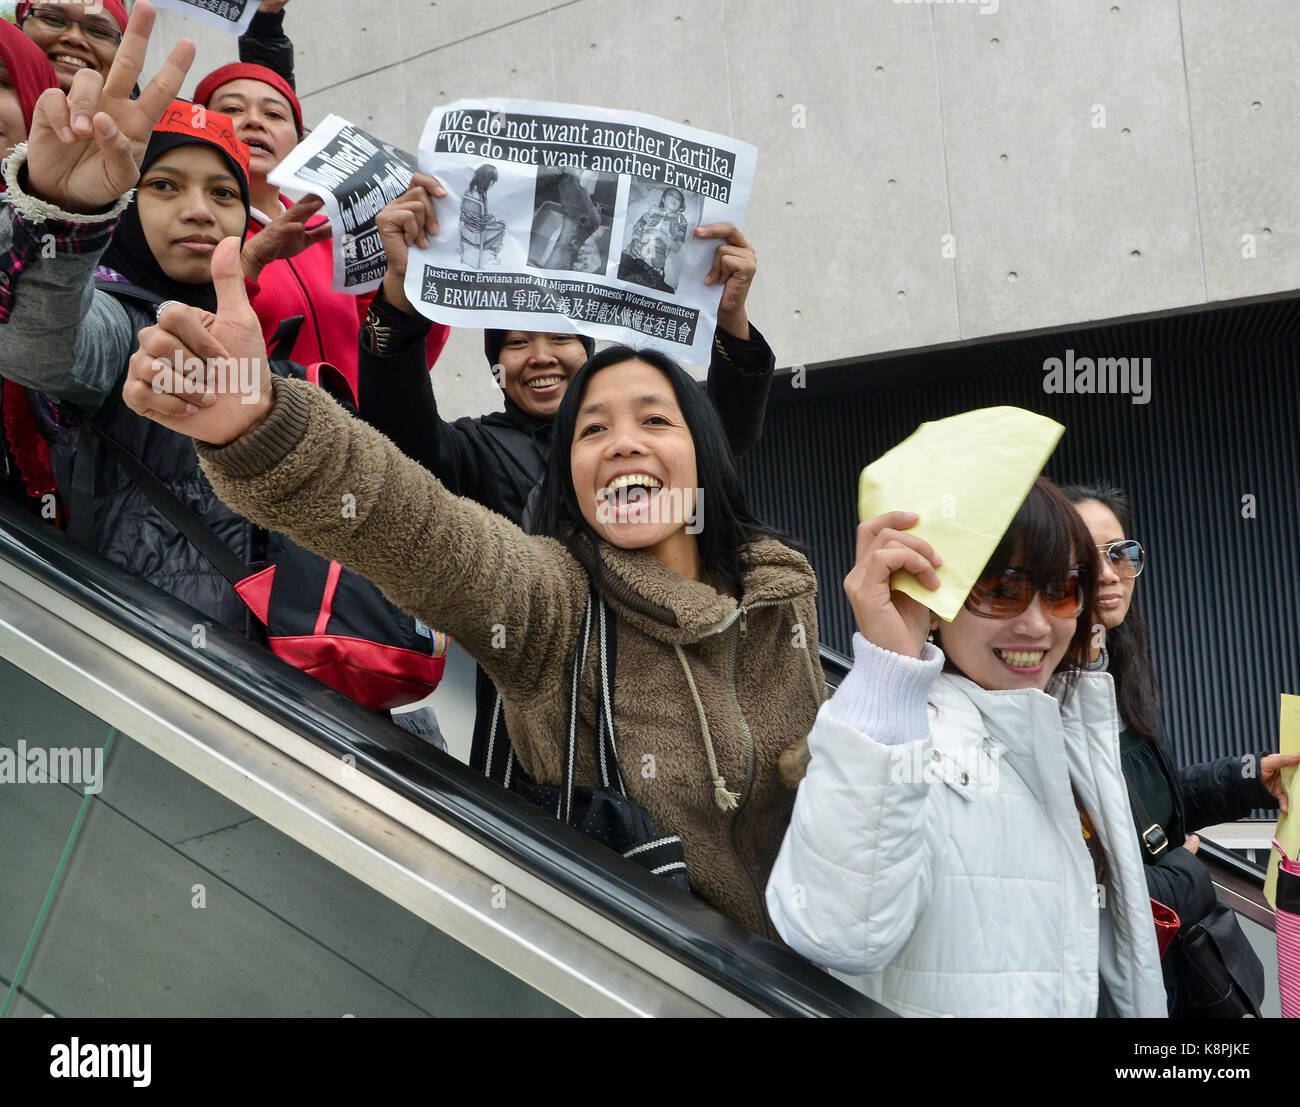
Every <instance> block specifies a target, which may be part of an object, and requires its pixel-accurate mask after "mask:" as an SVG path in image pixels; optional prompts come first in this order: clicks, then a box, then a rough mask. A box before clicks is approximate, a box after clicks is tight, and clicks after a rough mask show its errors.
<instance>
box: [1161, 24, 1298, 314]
mask: <svg viewBox="0 0 1300 1107" xmlns="http://www.w3.org/2000/svg"><path fill="white" fill-rule="evenodd" d="M1181 11H1182V23H1183V47H1184V53H1185V55H1186V62H1187V86H1188V96H1189V99H1190V103H1191V116H1192V125H1193V133H1194V135H1195V138H1196V182H1197V190H1198V195H1199V198H1200V217H1201V237H1202V241H1203V248H1204V252H1205V271H1206V283H1207V285H1208V288H1209V298H1210V299H1211V300H1228V299H1233V298H1235V297H1239V296H1251V295H1256V294H1259V293H1264V292H1273V291H1277V290H1279V289H1290V288H1297V287H1300V190H1297V188H1296V181H1297V180H1300V144H1297V142H1296V137H1295V123H1296V119H1297V118H1300V78H1297V71H1296V46H1297V34H1296V14H1297V13H1296V7H1295V4H1294V3H1291V2H1289V0H1256V2H1254V3H1251V4H1231V5H1229V4H1222V3H1212V2H1209V0H1183V3H1182V5H1181ZM1246 235H1251V236H1253V241H1251V240H1249V239H1247V240H1245V241H1243V238H1244V236H1246ZM1252 252H1253V254H1254V256H1253V257H1251V256H1250V254H1251V253H1252Z"/></svg>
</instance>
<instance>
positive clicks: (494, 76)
mask: <svg viewBox="0 0 1300 1107" xmlns="http://www.w3.org/2000/svg"><path fill="white" fill-rule="evenodd" d="M550 37H551V30H550V26H549V22H548V20H547V18H546V17H545V16H536V17H533V18H527V19H522V20H519V21H517V22H513V23H507V24H505V25H504V26H501V27H500V28H499V29H497V30H495V31H493V32H492V33H491V34H486V35H479V36H477V37H474V38H470V39H467V40H465V41H461V42H456V43H454V44H452V45H450V46H447V47H445V48H443V49H439V50H434V51H432V52H431V53H425V54H421V55H418V56H416V57H413V58H412V59H411V60H410V61H408V62H406V63H405V64H404V65H403V66H402V67H401V84H400V86H396V85H395V86H394V94H396V92H397V89H398V88H399V87H400V89H401V94H402V96H403V101H404V103H405V111H406V115H407V124H406V125H407V128H408V131H409V132H411V133H413V134H414V136H415V137H414V138H413V139H412V142H415V141H417V140H418V138H419V136H420V133H421V132H422V131H423V130H424V123H425V120H426V119H427V118H428V116H429V113H430V112H431V111H432V110H433V109H434V108H436V107H438V106H439V105H441V104H446V103H450V102H451V101H453V100H466V99H491V98H493V97H518V98H523V99H539V100H553V99H555V79H554V65H553V58H552V51H551V49H550ZM413 148H414V146H413V147H412V149H413Z"/></svg>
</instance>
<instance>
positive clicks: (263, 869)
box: [181, 820, 564, 1016]
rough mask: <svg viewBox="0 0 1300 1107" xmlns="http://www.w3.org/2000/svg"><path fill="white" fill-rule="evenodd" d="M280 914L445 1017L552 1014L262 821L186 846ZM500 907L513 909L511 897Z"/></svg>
mask: <svg viewBox="0 0 1300 1107" xmlns="http://www.w3.org/2000/svg"><path fill="white" fill-rule="evenodd" d="M181 850H182V852H184V853H185V854H186V855H187V856H189V857H192V858H194V859H195V860H196V861H198V862H200V863H201V864H202V865H203V866H204V867H205V868H207V869H209V870H211V871H212V872H214V873H216V874H217V875H219V876H220V877H222V879H223V880H225V881H228V882H229V883H230V884H232V885H233V886H235V887H237V888H238V889H239V890H240V891H241V892H242V893H244V894H245V895H247V896H249V897H251V898H252V899H254V900H255V901H257V902H258V903H260V904H261V905H262V906H264V907H265V908H267V909H268V910H270V911H272V912H274V914H275V915H276V916H278V917H279V918H281V919H283V920H285V921H286V922H288V923H290V924H291V925H293V926H294V927H296V928H298V929H300V930H301V931H303V932H304V933H306V934H309V935H311V937H313V938H315V939H316V940H317V941H319V942H320V943H321V944H322V945H323V946H325V947H326V948H328V949H331V950H333V951H334V952H335V953H336V954H338V955H339V956H340V957H342V958H344V959H345V960H346V961H348V962H349V963H350V964H352V965H354V966H356V967H357V968H359V969H361V970H362V971H364V972H366V973H368V974H370V975H372V976H373V977H375V979H377V980H382V981H384V982H385V983H386V984H388V985H390V986H391V987H392V988H393V990H394V991H396V992H397V993H398V994H399V995H401V996H402V997H403V998H405V999H406V1000H408V1001H409V1002H411V1003H413V1004H414V1005H416V1006H417V1007H420V1008H421V1009H423V1010H425V1011H428V1012H429V1013H431V1014H435V1015H439V1016H478V1015H519V1016H543V1015H544V1016H554V1015H559V1014H563V1013H564V1012H563V1010H562V1009H561V1008H559V1007H558V1006H557V1005H556V1004H554V1003H553V1002H551V1001H550V1000H549V999H547V998H546V997H545V996H543V995H541V994H540V993H538V992H536V991H534V990H533V989H532V988H530V987H528V986H527V985H526V984H523V983H522V982H521V981H518V980H516V979H514V978H513V977H511V976H509V975H508V974H507V973H505V972H503V971H502V970H501V969H498V968H497V967H496V966H495V965H492V964H491V963H490V962H487V961H485V960H483V958H481V957H479V956H478V955H476V954H474V953H473V952H472V951H470V950H468V949H466V948H465V947H464V946H463V945H461V944H460V943H459V942H456V941H454V940H453V939H451V938H449V937H447V936H446V935H445V934H442V933H440V932H439V931H437V930H435V929H434V928H433V927H431V926H429V925H428V923H426V922H424V921H423V920H421V919H418V918H417V917H416V916H414V915H412V914H411V913H410V912H409V911H406V910H404V909H403V908H401V907H399V906H398V905H397V904H395V903H393V902H392V901H391V900H388V899H385V898H384V897H383V896H382V895H380V894H379V893H378V892H376V891H374V890H373V889H371V888H369V887H368V886H366V885H365V884H362V883H361V882H359V881H357V880H354V879H352V878H351V877H349V876H347V875H346V874H345V873H342V872H340V870H338V869H337V868H335V867H334V866H333V865H332V864H330V863H329V862H328V861H326V860H324V859H323V858H321V857H319V856H317V855H316V854H314V853H312V852H311V851H310V850H308V849H306V848H305V847H303V846H301V845H299V844H298V843H297V842H295V841H293V840H292V839H291V838H287V837H285V836H284V835H283V834H281V833H280V832H279V831H278V830H275V829H274V828H273V827H270V826H268V825H267V824H266V823H264V822H261V821H256V820H255V821H253V822H250V823H246V824H244V825H243V826H239V827H236V828H234V829H231V830H227V831H223V832H221V833H219V834H213V835H209V836H208V837H206V838H203V839H201V840H199V841H196V842H190V843H187V844H185V845H183V846H182V847H181ZM504 910H507V911H508V910H509V898H508V897H507V900H506V907H505V908H504Z"/></svg>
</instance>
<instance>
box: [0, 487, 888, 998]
mask: <svg viewBox="0 0 1300 1107" xmlns="http://www.w3.org/2000/svg"><path fill="white" fill-rule="evenodd" d="M0 561H3V562H7V563H9V564H10V565H13V566H14V567H15V568H17V569H18V570H20V571H21V572H24V573H27V574H29V575H30V576H32V577H34V578H36V579H37V580H39V581H40V582H41V583H42V584H44V585H46V586H47V587H49V588H50V589H52V590H53V591H54V592H56V593H57V594H59V595H61V596H63V597H66V598H67V599H68V600H69V601H71V602H72V603H73V604H74V605H76V606H78V607H82V608H85V609H87V610H89V611H91V612H93V613H94V614H95V615H96V616H98V617H99V618H101V619H103V620H104V621H105V622H107V623H108V624H109V625H111V626H113V627H116V628H118V629H119V630H121V631H123V632H124V633H125V634H127V635H128V636H130V637H131V638H134V639H136V640H139V641H142V642H143V643H145V644H146V645H147V646H149V647H150V648H152V649H155V650H157V651H158V652H159V653H161V654H162V655H164V656H166V657H167V658H168V659H169V660H172V661H174V662H176V663H177V664H179V665H180V666H182V667H184V668H186V669H188V670H190V671H193V672H195V673H196V674H198V675H200V676H201V677H203V678H204V679H205V680H208V681H211V682H212V683H213V684H215V685H217V686H219V687H220V688H222V689H223V690H224V691H227V692H229V693H230V694H231V695H232V696H233V697H235V698H236V699H238V700H240V701H241V702H244V703H246V704H248V705H249V706H250V707H252V708H254V709H255V710H257V711H259V712H262V713H264V714H266V715H268V716H270V717H272V718H274V719H275V720H276V722H277V723H278V724H279V725H282V726H284V727H285V728H286V729H288V730H290V731H293V732H295V733H297V734H300V735H301V736H302V737H303V738H305V739H307V740H308V741H310V742H311V743H313V744H315V745H317V746H319V747H321V748H324V749H326V750H328V751H329V752H330V753H332V754H333V755H335V756H338V757H340V758H341V757H343V756H345V755H350V756H351V758H352V759H353V761H354V767H355V769H356V771H358V772H360V773H364V774H366V775H368V776H369V777H371V778H372V779H375V780H377V781H379V782H380V783H382V784H383V785H384V786H385V787H387V788H389V789H390V790H391V791H393V792H394V793H396V794H398V795H399V796H401V797H403V798H404V799H407V800H409V801H411V802H413V803H414V804H415V805H416V806H418V807H420V808H421V809H423V810H425V811H427V812H429V813H430V814H431V815H433V816H434V817H435V818H438V819H443V820H445V821H447V822H448V823H451V824H453V825H455V826H456V827H457V828H458V829H460V830H461V831H463V832H464V833H466V834H467V835H469V836H470V837H471V838H473V839H474V840H476V841H478V842H480V843H482V844H484V845H485V846H487V847H488V848H489V849H491V850H494V851H495V852H497V853H500V854H504V855H505V856H507V857H508V858H509V860H510V861H511V862H513V863H514V864H517V865H518V866H519V867H521V868H523V869H525V870H526V871H528V872H530V873H531V874H532V875H534V876H536V877H537V878H539V879H540V880H542V881H544V882H545V883H547V884H549V885H552V886H554V887H557V888H559V889H560V890H561V891H562V892H563V893H564V894H565V895H568V896H570V897H572V898H573V899H575V900H576V901H578V902H580V903H582V904H583V905H584V906H586V907H587V908H589V909H591V910H593V911H595V912H596V913H597V914H599V915H601V916H603V917H604V918H606V919H609V920H610V921H611V922H613V923H614V924H616V925H617V926H620V927H622V928H623V929H625V930H628V931H630V932H632V933H634V934H635V935H636V936H637V937H638V938H640V939H641V940H643V941H645V942H647V943H648V944H650V945H651V946H653V947H655V948H656V949H659V950H661V951H662V952H664V953H666V954H667V955H668V956H670V957H672V958H674V959H675V960H678V961H680V962H682V963H684V964H685V965H687V966H688V967H689V968H691V969H693V970H694V971H696V972H698V973H699V974H700V975H702V976H704V977H705V978H707V979H709V980H712V981H714V982H715V983H717V984H720V985H721V986H723V987H724V988H725V989H727V990H728V991H730V992H732V993H733V994H735V995H738V996H740V997H741V998H742V999H744V1000H746V1001H747V1002H750V1003H752V1004H753V1005H754V1006H755V1007H757V1008H758V1009H760V1010H762V1011H764V1012H766V1013H769V1014H774V1015H814V1016H832V1017H834V1016H845V1015H853V1016H863V1015H867V1016H888V1015H889V1014H890V1012H889V1011H887V1010H886V1009H885V1008H883V1007H881V1006H880V1005H878V1004H876V1003H874V1002H873V1001H872V1000H870V999H868V998H867V997H865V996H863V995H861V994H860V993H859V992H857V991H855V990H854V989H852V988H849V987H848V986H847V985H844V984H842V983H841V982H840V981H838V980H835V979H834V978H832V977H830V976H828V975H826V974H825V973H823V972H822V971H821V970H819V969H817V968H816V967H814V966H813V965H811V964H810V963H809V962H807V961H805V960H804V959H803V958H801V957H799V956H798V955H796V954H794V953H793V952H791V951H789V950H786V949H784V948H782V947H780V946H778V945H775V944H773V943H770V942H767V941H765V940H764V939H762V938H760V937H758V936H757V935H755V934H752V933H751V932H749V931H748V930H746V929H745V928H743V927H741V926H740V925H739V924H737V923H734V922H732V921H731V920H729V919H727V918H725V917H724V916H722V915H721V914H719V913H718V912H717V911H715V910H714V909H713V908H711V907H709V906H708V905H707V904H705V903H703V902H702V901H700V900H697V899H694V898H692V897H689V896H686V895H682V894H680V893H675V892H673V890H672V889H670V888H667V887H666V886H664V885H662V884H661V882H660V881H658V880H657V879H656V878H654V877H652V876H650V875H648V874H643V873H642V871H641V870H640V869H638V868H637V867H636V866H634V865H632V864H630V863H624V862H621V861H619V859H617V858H616V857H613V855H611V853H610V852H609V851H608V850H607V849H606V848H604V847H603V846H601V845H599V844H598V843H596V842H594V841H592V840H590V839H588V838H586V837H584V836H582V835H580V834H578V833H577V832H576V831H573V830H571V829H569V828H568V827H565V826H563V825H562V824H560V823H559V822H558V821H557V820H555V819H553V818H551V817H550V816H548V815H546V814H545V813H544V812H542V811H540V810H539V809H538V808H535V807H533V806H532V805H530V804H528V803H526V802H524V801H523V800H521V799H519V798H518V797H517V796H515V795H513V794H511V793H507V792H505V791H503V790H502V789H500V788H499V787H498V786H497V785H495V784H493V783H492V782H490V781H488V780H486V779H485V778H484V777H483V776H481V775H480V774H478V773H476V772H474V771H473V770H471V769H470V768H469V767H468V766H467V765H464V764H462V763H461V762H459V761H457V760H455V759H454V758H452V757H450V756H449V755H445V754H441V753H439V752H438V751H434V750H432V749H431V748H430V747H428V746H427V745H425V744H424V743H422V742H420V741H419V740H418V739H417V738H415V737H414V736H413V735H411V734H409V733H408V732H406V731H404V730H402V729H401V728H399V727H396V726H394V725H392V724H391V723H389V722H387V721H386V720H384V719H382V718H380V717H379V716H377V715H375V714H374V713H372V712H370V711H368V710H367V709H365V708H363V707H361V706H360V705H358V704H356V703H354V702H352V701H351V700H348V699H347V698H346V697H344V696H342V695H340V694H338V693H336V692H334V691H333V690H332V689H330V688H328V687H326V686H325V685H323V684H321V683H320V682H319V681H317V680H316V679H315V678H313V677H310V676H308V675H307V674H305V673H302V672H299V671H298V670H296V669H293V668H292V667H290V666H288V665H286V664H284V663H282V662H280V661H278V659H275V658H274V657H273V656H272V655H270V654H269V653H267V652H266V651H264V650H263V649H262V648H261V647H260V646H257V645H255V644H253V643H251V642H249V641H247V640H246V639H244V638H242V637H240V636H239V635H237V634H235V633H234V632H232V631H230V630H229V629H227V628H225V627H223V626H221V625H219V624H217V625H213V623H212V621H211V620H208V619H204V618H203V617H202V616H201V615H200V614H199V613H198V612H196V611H194V609H192V608H190V607H189V606H187V605H185V604H183V603H181V602H180V601H178V600H176V599H174V598H173V597H171V596H169V595H167V594H166V593H164V592H162V591H161V590H159V589H157V588H155V587H154V586H153V585H151V584H149V583H148V582H146V581H144V580H143V579H141V578H139V577H136V576H134V575H132V574H129V573H127V572H126V571H124V570H122V569H120V568H118V567H117V566H114V565H112V564H110V563H108V562H107V561H105V560H104V559H103V558H101V557H99V556H98V555H96V554H94V553H92V552H91V551H88V550H86V549H85V548H83V547H81V546H79V545H78V544H76V543H74V542H72V541H71V540H70V539H68V538H67V537H66V536H65V535H63V534H62V533H61V532H59V531H58V530H56V529H55V528H53V527H52V526H50V525H49V524H48V523H44V522H41V521H39V520H37V519H35V518H34V517H32V516H30V515H27V514H25V513H23V512H21V511H20V510H18V509H16V508H15V507H13V506H12V505H10V504H8V503H4V502H3V501H0ZM196 623H203V624H205V625H206V627H207V630H206V635H205V637H206V641H205V643H204V647H203V648H202V649H196V648H194V647H193V645H192V636H193V633H194V630H193V628H194V626H195V624H196ZM286 704H292V710H291V711H290V710H286ZM611 861H612V862H613V863H611Z"/></svg>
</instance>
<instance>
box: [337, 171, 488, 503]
mask: <svg viewBox="0 0 1300 1107" xmlns="http://www.w3.org/2000/svg"><path fill="white" fill-rule="evenodd" d="M445 195H446V191H445V190H444V189H443V187H442V185H440V184H439V183H438V182H437V181H436V180H435V179H434V178H433V177H430V176H428V175H427V174H424V173H417V174H415V176H414V177H413V178H412V180H411V187H410V188H409V189H407V191H406V192H404V193H403V194H402V195H401V196H399V197H397V199H395V200H393V201H392V202H390V203H388V204H386V205H385V206H384V207H383V208H382V209H381V210H380V212H379V214H378V215H377V216H376V217H375V226H376V228H377V229H378V231H379V238H380V241H381V242H382V243H383V244H384V254H385V256H386V257H387V260H388V268H387V270H386V271H385V273H384V283H383V285H382V286H381V287H380V289H379V290H378V292H376V294H375V298H374V299H373V300H372V301H371V304H370V310H369V311H368V313H367V315H366V320H365V322H364V324H363V325H362V327H361V337H360V345H359V347H358V358H357V391H358V400H359V404H360V413H361V417H362V418H363V419H365V421H366V422H367V423H369V424H370V425H371V426H372V427H375V428H376V429H377V430H380V431H382V432H383V433H384V434H386V435H387V436H388V437H389V438H391V439H392V440H393V442H394V443H396V444H397V447H398V449H400V450H401V451H402V453H404V454H406V456H407V457H409V458H411V459H412V460H414V461H418V462H419V463H420V464H421V465H423V466H424V467H425V468H426V469H428V470H429V472H431V473H433V474H434V476H436V477H437V478H438V479H439V480H440V481H442V482H443V484H445V485H446V486H447V488H448V489H449V490H450V491H452V492H454V493H456V494H457V495H460V496H470V497H472V498H474V499H476V500H478V501H479V502H484V500H483V497H484V493H485V490H484V489H483V488H482V486H481V485H482V482H481V479H480V477H481V474H482V472H483V468H484V467H483V465H482V464H481V463H480V459H479V458H478V456H477V455H476V453H475V451H474V448H473V443H472V442H471V441H470V440H469V439H468V437H467V436H466V435H465V433H464V432H463V431H462V430H461V429H460V428H459V427H458V426H456V424H455V423H449V422H447V421H446V420H444V419H443V418H442V417H441V415H440V414H439V412H438V401H437V398H436V397H435V396H434V392H433V381H432V380H431V378H430V376H429V367H428V365H427V363H426V358H425V351H426V345H425V338H426V336H427V335H428V333H429V329H430V323H429V321H428V320H427V319H426V318H425V317H424V316H423V315H421V314H420V313H419V312H418V311H416V309H415V307H414V305H413V304H412V303H411V302H410V300H409V299H408V298H407V296H406V292H405V290H404V288H403V282H404V281H405V279H406V263H407V257H408V254H409V252H410V248H411V245H412V244H413V243H418V244H419V245H421V246H425V245H427V244H428V236H429V235H431V234H437V233H438V213H437V209H436V207H435V200H436V199H439V198H441V197H443V196H445Z"/></svg>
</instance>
